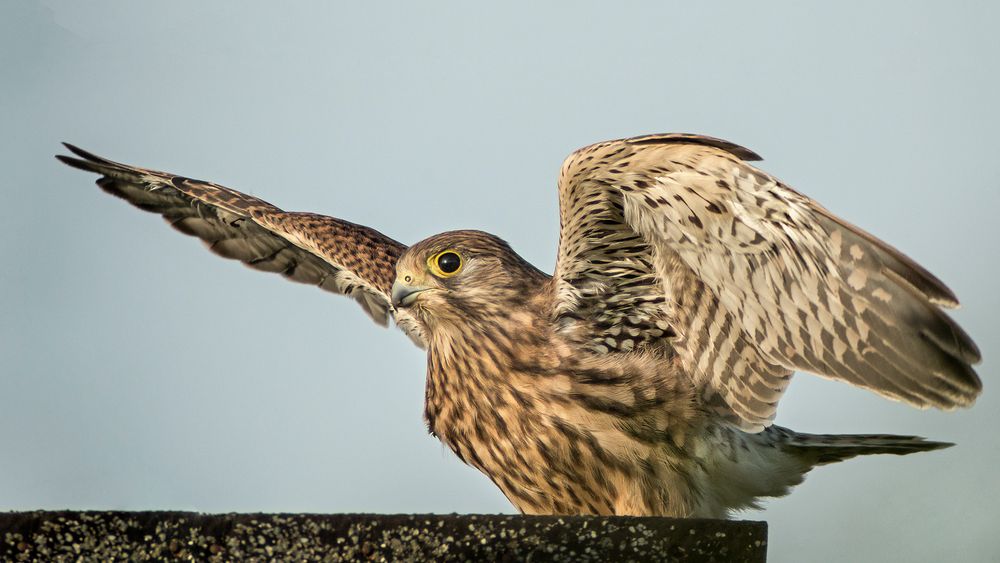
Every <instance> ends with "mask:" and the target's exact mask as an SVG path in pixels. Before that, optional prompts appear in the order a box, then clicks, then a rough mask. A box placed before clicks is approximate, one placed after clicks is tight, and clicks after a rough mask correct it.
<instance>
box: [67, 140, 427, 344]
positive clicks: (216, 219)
mask: <svg viewBox="0 0 1000 563" xmlns="http://www.w3.org/2000/svg"><path fill="white" fill-rule="evenodd" d="M65 146H66V148H67V149H69V150H70V151H71V152H72V153H73V154H74V155H76V157H78V158H75V157H70V156H63V155H59V156H57V157H56V158H58V159H59V160H60V161H62V162H64V163H66V164H68V165H70V166H72V167H74V168H79V169H81V170H85V171H87V172H95V173H97V174H100V175H101V177H100V178H99V179H98V180H97V184H98V185H99V186H100V187H101V188H102V189H103V190H104V191H106V192H108V193H110V194H112V195H115V196H117V197H120V198H122V199H125V200H126V201H128V202H129V203H131V204H132V205H134V206H136V207H138V208H140V209H143V210H145V211H149V212H152V213H157V214H159V215H161V216H162V217H163V218H164V219H165V220H166V221H167V222H168V223H170V225H171V226H173V227H174V228H176V229H177V230H179V231H180V232H182V233H184V234H187V235H191V236H194V237H197V238H199V239H201V240H202V241H203V242H204V243H205V245H206V246H207V247H208V248H209V249H210V250H211V251H212V252H214V253H216V254H218V255H220V256H223V257H225V258H230V259H233V260H239V261H240V262H242V263H244V264H246V265H247V266H249V267H251V268H254V269H257V270H262V271H265V272H274V273H279V274H281V275H282V276H284V277H285V278H287V279H289V280H291V281H295V282H299V283H306V284H310V285H316V286H318V287H320V288H321V289H324V290H326V291H330V292H333V293H339V294H344V295H348V296H350V297H352V298H353V299H354V300H355V301H357V302H358V303H359V304H360V305H361V306H362V308H363V309H364V310H365V312H366V313H367V314H368V315H369V316H371V318H372V319H374V320H375V321H376V322H378V323H379V324H381V325H386V324H387V323H388V319H389V316H390V313H392V312H393V311H392V306H391V299H390V297H389V293H390V288H391V286H392V281H393V279H394V277H395V267H396V261H397V260H398V258H399V256H400V255H402V253H403V252H404V251H405V250H406V246H405V245H403V244H401V243H399V242H397V241H395V240H393V239H391V238H389V237H387V236H385V235H383V234H382V233H380V232H378V231H376V230H374V229H371V228H368V227H364V226H361V225H356V224H354V223H350V222H348V221H344V220H342V219H336V218H333V217H327V216H324V215H317V214H313V213H290V212H285V211H282V210H281V209H279V208H278V207H276V206H274V205H272V204H270V203H268V202H266V201H264V200H261V199H258V198H256V197H253V196H250V195H247V194H244V193H242V192H238V191H236V190H232V189H230V188H227V187H225V186H221V185H219V184H214V183H211V182H205V181H202V180H195V179H192V178H186V177H184V176H178V175H175V174H169V173H165V172H158V171H155V170H148V169H144V168H138V167H134V166H129V165H125V164H120V163H117V162H113V161H111V160H108V159H105V158H103V157H100V156H97V155H95V154H92V153H90V152H87V151H85V150H83V149H80V148H77V147H75V146H73V145H70V144H66V145H65ZM403 316H405V314H403ZM397 322H398V323H399V324H400V326H401V327H403V328H404V330H405V331H406V332H407V333H408V334H409V335H410V337H411V338H412V339H413V340H414V342H415V343H417V344H418V345H420V346H422V345H423V336H422V334H421V333H420V330H419V327H418V326H417V325H416V323H414V322H412V320H411V319H399V318H397Z"/></svg>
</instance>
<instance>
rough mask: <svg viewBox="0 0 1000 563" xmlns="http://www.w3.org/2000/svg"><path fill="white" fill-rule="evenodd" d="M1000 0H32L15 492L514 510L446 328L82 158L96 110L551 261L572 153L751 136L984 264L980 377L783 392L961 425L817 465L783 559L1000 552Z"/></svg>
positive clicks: (400, 217)
mask: <svg viewBox="0 0 1000 563" xmlns="http://www.w3.org/2000/svg"><path fill="white" fill-rule="evenodd" d="M998 16H1000V13H998V10H997V8H996V4H994V3H988V2H954V3H943V2H942V3H924V2H882V3H878V4H877V5H875V4H874V3H861V2H858V3H848V2H838V3H826V2H824V3H819V2H816V3H810V2H769V3H766V4H764V3H746V2H711V3H709V2H699V3H694V2H684V3H680V2H669V3H667V2H630V3H625V4H623V5H617V4H609V3H606V2H563V3H537V2H531V3H518V2H505V3H503V4H495V5H493V6H492V7H488V8H487V7H484V5H483V4H473V3H467V2H447V3H446V2H434V3H427V2H425V3H406V2H397V3H379V4H378V5H376V3H357V2H352V3H333V2H296V3H282V4H280V5H279V4H278V3H274V2H235V1H231V2H211V3H209V2H195V1H183V2H179V1H174V2H142V3H139V2H126V1H106V0H105V1H96V0H95V1H90V2H85V3H84V2H74V1H70V0H59V1H56V0H49V1H45V2H31V1H26V0H11V1H8V2H3V3H2V4H0V127H2V130H3V132H4V134H3V135H2V136H0V149H2V150H0V164H2V165H3V170H4V180H3V181H2V182H0V190H2V194H3V202H4V204H3V205H2V206H0V256H2V258H3V263H4V267H3V268H2V269H0V510H8V509H16V510H23V509H33V508H51V509H58V508H74V509H85V508H86V509H100V508H122V509H183V510H201V511H212V512H217V511H311V512H510V511H511V510H512V509H511V507H510V505H509V504H508V503H507V501H506V500H505V499H504V498H503V496H502V495H501V494H500V493H499V492H498V491H497V490H496V489H495V488H494V486H493V485H492V484H491V483H490V482H489V481H488V480H487V479H486V478H485V477H483V476H481V475H480V474H479V473H478V472H476V471H475V470H473V469H470V468H467V467H465V466H463V465H462V464H461V463H460V462H459V461H458V460H457V459H456V458H455V457H454V456H452V455H451V454H450V453H448V452H447V451H445V450H444V449H443V448H442V446H440V445H439V444H438V442H437V441H436V440H434V439H433V438H431V437H430V436H428V435H427V434H426V432H425V430H424V426H423V422H422V420H421V412H422V398H423V372H424V358H423V353H422V352H420V351H419V350H417V349H416V348H414V347H413V346H412V345H411V344H410V343H409V341H408V340H407V338H406V337H405V336H404V335H403V334H402V333H400V332H399V331H394V330H393V331H388V330H384V329H381V328H379V327H377V326H375V325H373V324H372V323H371V322H370V321H369V320H368V319H367V317H366V316H365V315H364V313H363V312H362V311H361V310H360V308H359V307H357V305H356V304H354V303H353V302H351V301H350V300H347V299H344V298H339V297H337V296H331V295H329V294H327V293H324V292H321V291H319V290H317V289H315V288H311V287H307V286H299V285H296V284H291V283H289V282H286V281H284V280H282V279H281V278H279V277H277V276H273V275H267V274H262V273H258V272H253V271H250V270H248V269H246V268H244V267H242V266H240V265H238V264H236V263H233V262H229V261H225V260H222V259H219V258H217V257H215V256H213V255H211V254H210V253H209V252H207V251H205V250H204V249H203V248H201V246H200V245H199V244H198V243H197V242H196V241H194V240H193V239H189V238H186V237H183V236H181V235H179V234H178V233H176V232H174V231H173V230H171V229H169V228H168V227H167V226H166V225H165V224H163V223H162V221H161V220H159V219H158V218H156V217H154V216H152V215H148V214H145V213H141V212H139V211H137V210H135V209H133V208H131V207H129V206H128V205H126V204H124V203H122V202H120V201H117V200H115V199H114V198H111V197H109V196H107V195H105V194H104V193H102V192H101V191H100V190H98V189H97V188H96V187H95V186H94V185H93V180H94V178H93V177H92V176H88V175H86V174H83V173H81V172H78V171H75V170H71V169H69V168H67V167H65V166H62V165H60V164H59V163H57V162H56V161H55V160H54V159H53V158H52V155H53V154H55V153H56V152H58V151H60V146H59V145H58V143H59V141H63V140H67V141H71V142H73V143H75V144H78V145H80V146H82V147H84V148H87V149H90V150H93V151H95V152H97V153H99V154H102V155H106V156H108V157H111V158H113V159H116V160H121V161H124V162H129V163H134V164H139V165H145V166H149V167H154V168H159V169H164V170H169V171H172V172H177V173H182V174H185V175H189V176H193V177H197V178H204V179H211V180H215V181H218V182H221V183H224V184H227V185H229V186H232V187H234V188H237V189H240V190H243V191H247V192H250V193H253V194H255V195H258V196H261V197H263V198H265V199H267V200H269V201H272V202H274V203H275V204H277V205H279V206H281V207H283V208H285V209H290V210H309V211H315V212H320V213H327V214H330V215H334V216H337V217H343V218H345V219H348V220H351V221H355V222H358V223H363V224H367V225H371V226H373V227H375V228H378V229H380V230H382V231H383V232H385V233H387V234H389V235H390V236H393V237H395V238H397V239H399V240H401V241H404V242H408V243H412V242H415V241H417V240H420V239H422V238H424V237H426V236H428V235H430V234H434V233H437V232H440V231H444V230H449V229H455V228H479V229H484V230H488V231H491V232H493V233H496V234H497V235H499V236H501V237H503V238H505V239H507V240H508V241H509V242H510V243H511V245H512V246H513V247H514V249H515V250H517V251H518V252H519V253H521V254H522V255H523V256H524V257H525V258H527V259H528V260H530V261H531V262H533V263H534V264H536V265H537V266H539V267H540V268H542V269H543V270H549V271H551V269H552V266H553V263H554V259H555V248H556V242H557V236H558V224H557V215H556V213H557V210H556V197H555V196H556V194H555V180H556V174H557V171H558V167H559V164H560V162H561V161H562V158H563V157H564V156H565V155H566V154H568V153H569V152H570V151H571V150H573V149H575V148H577V147H579V146H582V145H586V144H589V143H591V142H594V141H599V140H603V139H609V138H616V137H622V136H631V135H638V134H642V133H652V132H665V131H687V132H699V133H706V134H711V135H715V136H719V137H724V138H727V139H730V140H732V141H735V142H737V143H740V144H743V145H745V146H748V147H749V148H751V149H753V150H755V151H757V152H759V153H760V154H762V155H763V156H764V158H765V161H764V162H763V163H762V166H763V167H764V168H765V169H766V170H768V171H770V172H772V173H775V174H777V175H778V176H779V177H781V178H782V179H784V180H785V181H787V182H788V183H790V184H791V185H793V186H795V187H796V188H798V189H799V190H801V191H803V192H805V193H807V194H809V195H811V196H813V197H815V198H816V199H818V200H819V201H820V202H822V203H823V204H825V205H826V206H827V207H829V208H830V209H832V210H833V211H834V212H836V213H838V214H840V215H842V216H844V217H846V218H847V219H848V220H850V221H852V222H854V223H857V224H859V225H861V226H863V227H864V228H866V229H868V230H870V231H871V232H873V233H875V234H876V235H878V236H880V237H883V238H885V239H886V240H888V241H889V242H891V243H892V244H894V245H896V246H897V247H899V248H900V249H902V250H903V251H904V252H906V253H908V254H909V255H911V256H912V257H914V258H916V259H917V260H918V261H920V262H921V263H923V264H924V265H925V266H927V267H928V268H929V269H930V270H931V271H933V272H935V273H936V274H937V275H939V276H940V277H941V278H942V279H943V280H944V281H945V282H946V283H947V284H949V285H950V286H951V288H952V289H954V290H955V292H956V293H957V294H958V296H959V298H960V299H961V300H962V302H963V308H962V309H961V310H959V311H957V312H956V313H955V316H956V318H957V319H958V320H959V321H960V322H961V323H962V324H963V325H964V326H965V327H966V328H967V329H968V331H969V332H970V333H971V334H972V336H973V337H974V338H975V339H976V341H977V342H978V344H979V345H980V347H981V348H982V351H983V354H984V356H985V358H986V361H985V363H984V364H983V365H982V366H980V369H979V373H980V375H981V376H982V377H983V380H984V382H985V387H986V393H985V395H984V396H983V397H982V399H981V400H980V401H979V403H978V404H977V405H976V406H975V407H974V408H973V409H971V410H968V411H962V412H957V413H939V412H921V411H917V410H914V409H910V408H908V407H904V406H901V405H899V404H895V403H891V402H888V401H885V400H883V399H879V398H877V397H875V396H873V395H870V394H867V393H865V392H862V391H858V390H854V389H851V388H849V387H847V386H845V385H841V384H834V383H830V382H826V381H823V380H820V379H818V378H815V377H812V376H807V375H801V376H798V377H797V379H796V381H795V382H794V383H793V385H792V387H791V390H790V392H789V393H788V394H787V396H786V397H785V399H784V401H783V403H782V408H781V409H780V410H779V413H778V422H779V423H780V424H782V425H785V426H789V427H792V428H795V429H797V430H801V431H809V432H894V433H901V434H918V435H924V436H928V437H931V438H934V439H939V440H948V441H954V442H957V443H958V444H959V445H958V447H956V448H952V449H950V450H947V451H944V452H935V453H930V454H923V455H915V456H909V457H905V458H897V457H887V456H880V457H873V458H867V459H860V460H853V461H850V462H847V463H844V464H840V465H837V466H832V467H824V468H820V469H818V470H816V471H815V472H814V473H813V474H811V475H810V476H809V478H808V479H807V481H806V483H805V484H803V485H802V486H800V487H799V488H798V489H797V490H795V491H794V492H793V493H792V495H791V496H789V497H787V498H785V499H782V500H777V501H774V502H771V503H769V504H768V508H767V509H766V510H765V511H764V512H760V513H748V514H747V515H746V516H747V517H749V518H754V519H766V520H767V521H768V522H769V523H770V526H771V528H770V534H771V542H772V545H771V560H772V561H829V560H842V561H880V560H907V561H939V560H952V561H970V560H986V559H989V558H991V557H996V556H997V555H998V554H1000V535H998V534H997V533H996V528H997V526H998V524H1000V513H998V510H1000V509H998V508H997V501H996V497H997V494H998V493H997V491H998V490H1000V471H998V470H997V469H996V466H997V465H998V463H1000V437H998V433H997V428H1000V409H998V407H1000V400H998V399H997V394H996V393H995V392H994V390H993V387H994V380H995V375H996V368H995V365H996V363H995V362H994V361H993V357H994V355H995V354H996V353H997V350H998V349H1000V346H998V344H1000V337H998V331H997V330H996V328H995V327H994V326H993V324H994V322H995V317H996V315H997V313H998V312H1000V297H998V295H1000V292H998V291H997V289H996V287H997V282H996V279H997V275H998V273H1000V271H998V270H1000V268H998V261H997V257H998V251H997V249H996V245H997V242H998V239H1000V237H998V235H997V220H996V214H997V209H998V208H1000V169H998V167H997V165H996V162H997V152H998V148H1000V147H998V144H997V130H998V126H1000V110H998V109H997V100H998V99H1000V82H998V77H997V76H998V70H1000V39H998V37H1000V36H998V34H997V33H996V29H995V26H996V22H997V21H998Z"/></svg>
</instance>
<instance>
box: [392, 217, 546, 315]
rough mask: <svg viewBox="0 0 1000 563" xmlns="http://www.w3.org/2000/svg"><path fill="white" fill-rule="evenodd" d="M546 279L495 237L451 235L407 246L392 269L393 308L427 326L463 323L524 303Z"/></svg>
mask: <svg viewBox="0 0 1000 563" xmlns="http://www.w3.org/2000/svg"><path fill="white" fill-rule="evenodd" d="M545 279H547V276H546V275H545V274H543V273H542V272H540V271H538V270H537V269H535V267H534V266H532V265H531V264H529V263H527V262H526V261H525V260H524V259H522V258H521V257H520V256H518V255H517V254H516V253H515V252H514V251H513V250H511V248H510V246H509V245H508V244H507V243H506V242H504V241H503V240H501V239H500V238H498V237H495V236H493V235H491V234H488V233H484V232H481V231H451V232H447V233H442V234H439V235H434V236H432V237H430V238H428V239H425V240H422V241H420V242H418V243H417V244H415V245H413V246H411V247H410V248H408V249H407V250H406V252H404V253H403V255H402V256H400V258H399V261H398V262H397V263H396V280H395V282H394V283H393V284H392V305H393V306H394V307H396V308H397V309H406V310H408V311H409V312H410V313H412V314H414V315H415V316H417V317H418V318H420V319H421V320H423V321H424V322H425V323H427V324H428V325H432V326H433V325H435V324H438V323H440V322H448V321H451V322H452V323H462V322H463V321H468V320H469V319H470V316H475V315H477V314H488V313H489V312H490V311H492V310H496V309H498V308H499V309H506V308H509V306H510V305H511V300H512V299H522V300H523V299H526V298H527V297H529V296H530V295H533V294H534V293H535V292H537V291H538V290H539V288H540V285H541V283H540V282H541V281H544V280H545Z"/></svg>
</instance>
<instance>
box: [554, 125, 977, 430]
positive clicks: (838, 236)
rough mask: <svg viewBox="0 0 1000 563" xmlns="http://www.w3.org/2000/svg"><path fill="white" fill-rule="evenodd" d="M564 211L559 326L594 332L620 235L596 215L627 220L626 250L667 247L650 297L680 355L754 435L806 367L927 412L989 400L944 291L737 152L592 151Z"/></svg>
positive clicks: (664, 142)
mask: <svg viewBox="0 0 1000 563" xmlns="http://www.w3.org/2000/svg"><path fill="white" fill-rule="evenodd" d="M657 139H658V140H657ZM736 152H740V153H741V154H745V153H742V151H736ZM602 200H603V203H602V202H601V201H602ZM560 201H561V203H562V213H563V226H564V235H565V233H570V234H571V236H570V237H568V238H564V239H563V240H562V241H561V244H560V262H559V266H558V267H557V277H558V278H560V282H559V285H560V290H561V294H560V296H561V299H562V305H561V306H560V307H559V308H558V309H557V310H558V311H559V314H561V315H563V316H564V317H573V316H576V317H583V318H589V317H588V315H587V314H581V313H580V311H579V306H580V304H581V303H582V302H581V299H580V296H581V294H582V291H583V290H584V287H585V286H584V285H583V284H581V283H580V282H579V280H580V279H581V276H580V274H579V272H578V270H579V269H581V268H582V269H584V271H587V270H586V269H587V268H588V267H590V266H591V265H592V264H593V261H592V260H588V259H587V254H588V252H593V251H594V250H595V249H596V250H598V251H599V244H600V241H602V240H603V233H602V232H601V229H606V228H607V227H598V226H597V225H596V224H595V222H594V221H593V219H591V217H592V216H593V215H594V213H595V212H594V210H595V209H597V210H600V211H598V213H606V214H613V213H618V210H619V209H622V210H623V213H622V215H623V216H624V220H623V221H621V223H619V224H617V225H615V226H614V228H616V229H617V230H618V232H619V233H620V234H619V236H621V237H627V236H628V235H629V234H632V235H634V236H637V237H639V239H640V240H641V241H643V243H645V244H648V245H649V246H650V247H651V249H652V252H651V254H652V255H653V256H654V261H655V268H653V270H654V271H653V272H648V271H647V272H644V273H647V274H648V273H654V274H655V275H656V276H657V277H658V279H660V280H662V283H663V288H662V289H661V288H657V287H655V286H651V285H647V286H646V287H647V288H648V289H649V291H650V294H649V295H657V296H659V295H663V294H664V293H665V294H666V296H667V302H666V303H665V307H664V310H665V311H666V313H667V315H668V317H669V318H670V319H671V323H672V324H671V326H672V332H674V333H675V334H676V335H677V337H678V338H677V339H676V340H674V342H673V347H674V349H675V350H676V351H677V353H678V354H679V355H680V357H681V358H682V360H683V361H684V363H685V366H686V368H687V370H688V372H689V375H690V376H692V377H693V378H694V379H695V381H696V383H697V384H698V385H700V386H702V388H703V389H704V392H705V398H706V401H707V402H709V403H712V402H714V398H719V399H721V400H722V401H723V402H724V404H725V405H726V406H727V407H728V408H729V409H730V410H731V414H735V415H736V416H737V417H738V419H739V420H741V421H742V425H743V427H744V428H746V429H749V430H753V429H756V430H759V429H760V428H762V427H764V426H766V425H767V424H769V422H770V420H771V419H772V418H773V416H774V412H775V409H776V407H777V400H778V398H780V395H781V393H782V392H783V391H784V389H785V388H786V387H787V384H788V381H789V377H790V373H791V370H793V369H800V370H804V371H810V372H813V373H816V374H819V375H823V376H826V377H832V378H835V379H843V380H846V381H849V382H851V383H854V384H856V385H859V386H862V387H865V388H868V389H871V390H873V391H875V392H877V393H880V394H882V395H884V396H887V397H890V398H894V399H899V400H902V401H905V402H907V403H910V404H913V405H915V406H921V407H923V406H935V407H938V408H954V407H955V406H962V405H968V404H969V403H970V402H971V401H972V400H973V399H974V398H975V396H976V395H977V394H978V392H979V390H980V389H981V384H980V382H979V379H978V377H977V376H976V374H975V372H974V371H973V370H972V369H971V367H970V364H971V363H975V362H977V361H978V359H979V354H978V351H977V350H976V348H975V345H974V344H973V343H972V341H971V340H970V339H969V337H968V336H967V335H966V334H965V333H964V332H963V331H962V330H961V328H959V327H958V326H957V325H956V324H955V323H954V322H953V321H951V319H950V318H949V317H947V315H945V314H944V313H943V312H942V311H941V310H940V309H939V308H938V306H936V304H944V305H949V304H953V303H956V300H955V299H954V297H953V296H952V295H951V294H950V292H949V291H948V290H947V288H945V287H944V285H943V284H941V283H940V281H938V280H937V279H936V278H934V277H933V276H931V275H930V274H929V273H927V272H926V270H923V269H922V268H919V267H918V266H915V264H914V263H913V262H912V260H909V259H908V258H906V257H905V256H903V255H901V254H900V253H899V252H898V251H896V250H894V249H892V248H891V247H889V246H888V245H885V244H884V243H881V242H880V241H878V240H877V239H875V238H874V237H871V236H870V235H867V233H864V232H863V231H860V230H859V229H857V228H856V227H853V226H850V225H848V224H846V223H844V222H842V221H840V220H838V219H837V218H836V217H835V216H833V215H832V214H830V213H829V212H828V211H826V210H825V209H822V208H821V207H820V206H818V205H817V204H815V203H814V202H812V201H811V200H809V199H808V198H806V197H805V196H802V195H801V194H799V193H798V192H795V191H794V190H792V189H791V188H788V187H787V186H785V185H784V184H782V183H781V182H779V181H777V180H776V179H774V178H773V177H771V176H769V175H767V174H766V173H764V172H761V171H760V170H757V169H756V168H753V167H751V166H750V165H748V164H746V163H745V162H744V161H743V160H742V159H741V158H740V156H739V155H737V154H734V152H733V151H732V150H731V149H729V148H728V147H724V146H722V145H720V144H718V143H706V144H693V143H690V142H685V143H683V144H681V143H677V142H675V141H674V140H673V139H672V138H671V137H670V136H669V135H667V136H662V137H646V138H641V142H639V143H635V142H632V141H630V140H625V141H612V142H608V143H601V144H598V145H593V146H591V147H587V148H584V149H581V150H580V151H578V152H577V153H575V154H574V155H573V156H571V157H570V158H569V159H567V162H566V164H565V165H564V168H563V176H562V178H561V181H560ZM622 231H624V232H622ZM847 241H850V242H847ZM608 277H609V278H612V279H613V277H614V276H613V275H609V276H608ZM901 280H910V281H902V282H901ZM706 293H707V295H706ZM692 303H696V304H697V305H695V306H694V307H693V308H692V307H691V304H692ZM595 329H596V330H595ZM591 330H592V331H595V332H597V333H598V334H603V332H602V331H606V330H607V329H606V328H603V327H594V328H591Z"/></svg>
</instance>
